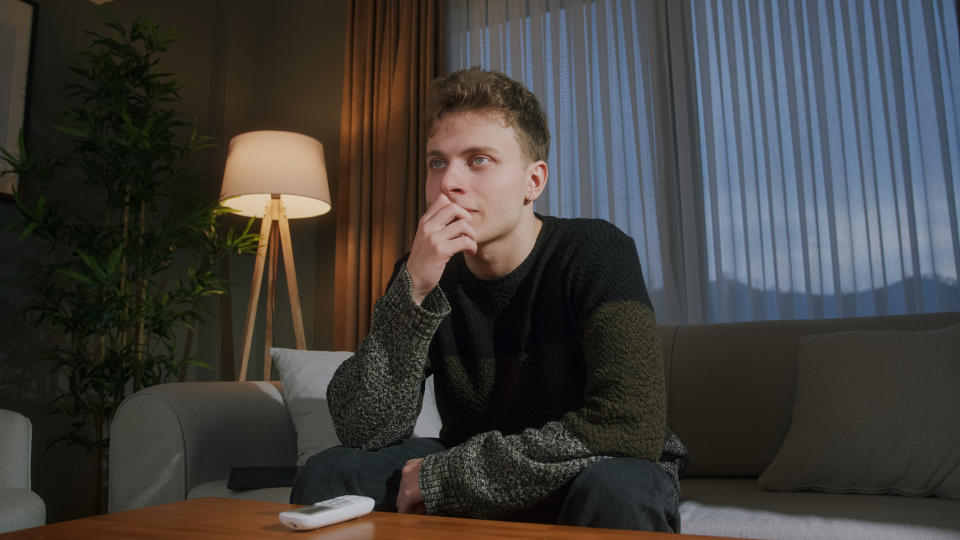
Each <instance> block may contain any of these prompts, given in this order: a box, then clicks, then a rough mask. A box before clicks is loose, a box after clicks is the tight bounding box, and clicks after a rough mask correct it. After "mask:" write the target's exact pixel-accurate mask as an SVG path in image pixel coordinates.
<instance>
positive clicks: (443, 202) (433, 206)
mask: <svg viewBox="0 0 960 540" xmlns="http://www.w3.org/2000/svg"><path fill="white" fill-rule="evenodd" d="M448 204H450V199H449V198H448V197H447V196H446V195H444V194H443V193H441V194H440V195H437V198H436V199H434V200H433V202H431V203H430V206H428V207H427V211H426V212H424V213H423V215H422V216H420V220H421V222H423V223H425V222H427V221H430V220H431V219H433V216H435V215H437V212H439V211H440V210H442V209H443V208H444V207H446V206H447V205H448Z"/></svg>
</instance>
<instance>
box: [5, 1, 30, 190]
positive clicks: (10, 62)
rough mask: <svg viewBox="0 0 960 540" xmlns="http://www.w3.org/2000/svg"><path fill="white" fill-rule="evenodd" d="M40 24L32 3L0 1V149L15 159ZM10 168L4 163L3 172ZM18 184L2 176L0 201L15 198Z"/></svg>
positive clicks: (23, 120) (22, 127)
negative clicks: (36, 27)
mask: <svg viewBox="0 0 960 540" xmlns="http://www.w3.org/2000/svg"><path fill="white" fill-rule="evenodd" d="M36 20H37V4H36V3H35V2H33V1H32V0H0V146H2V147H3V148H5V149H6V150H7V151H8V152H10V153H11V154H13V155H15V156H16V155H18V154H19V144H18V138H19V136H20V131H21V130H23V129H25V128H26V125H27V124H26V121H27V100H28V98H29V96H30V65H31V64H32V58H33V41H34V37H33V35H34V29H35V26H36ZM7 168H8V167H7V164H6V163H0V171H2V170H5V169H7ZM18 181H19V179H18V178H17V176H16V175H15V174H13V173H7V174H4V175H3V176H0V197H6V198H9V197H11V195H12V194H13V190H14V189H16V187H17V182H18Z"/></svg>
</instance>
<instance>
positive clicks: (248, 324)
mask: <svg viewBox="0 0 960 540" xmlns="http://www.w3.org/2000/svg"><path fill="white" fill-rule="evenodd" d="M270 210H271V208H270V205H267V211H266V214H265V215H264V216H263V221H262V222H261V223H260V243H259V245H258V246H257V260H256V262H255V263H254V266H253V280H252V281H251V283H250V300H249V301H248V302H247V316H246V317H245V318H244V330H243V352H242V353H240V354H241V356H240V377H239V378H238V380H241V381H245V380H247V361H248V360H249V359H250V348H251V346H252V345H253V326H254V323H255V322H256V320H257V303H258V301H259V300H260V285H262V284H263V267H264V264H265V263H266V260H267V247H268V246H269V244H270V229H271V228H272V225H273V217H272V215H271V211H270Z"/></svg>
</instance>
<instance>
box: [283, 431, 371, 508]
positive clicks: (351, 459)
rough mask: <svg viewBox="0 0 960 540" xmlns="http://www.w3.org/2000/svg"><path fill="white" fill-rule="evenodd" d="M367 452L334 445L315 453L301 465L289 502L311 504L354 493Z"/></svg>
mask: <svg viewBox="0 0 960 540" xmlns="http://www.w3.org/2000/svg"><path fill="white" fill-rule="evenodd" d="M371 457H372V453H371V452H366V451H364V450H360V449H357V448H348V447H345V446H334V447H331V448H327V449H326V450H323V451H322V452H318V453H316V454H314V455H312V456H310V458H309V459H307V462H306V463H305V464H304V466H303V469H301V470H300V473H299V474H298V475H297V479H296V480H295V481H294V484H293V489H292V490H291V491H290V503H291V504H304V505H307V504H313V503H314V502H317V501H322V500H326V499H330V498H333V497H337V496H339V495H343V494H345V493H355V492H356V491H357V489H358V488H359V487H360V486H359V484H360V483H361V476H362V475H363V474H364V472H367V471H369V467H368V466H367V462H368V460H369V459H370V458H371Z"/></svg>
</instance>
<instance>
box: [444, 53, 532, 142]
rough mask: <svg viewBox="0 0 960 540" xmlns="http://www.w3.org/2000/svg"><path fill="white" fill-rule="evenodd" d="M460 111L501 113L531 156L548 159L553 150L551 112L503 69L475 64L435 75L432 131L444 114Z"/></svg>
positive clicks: (502, 118)
mask: <svg viewBox="0 0 960 540" xmlns="http://www.w3.org/2000/svg"><path fill="white" fill-rule="evenodd" d="M459 111H481V112H491V113H493V114H495V115H498V116H499V117H500V119H501V120H502V121H503V122H504V123H505V124H506V125H508V126H510V127H512V128H513V129H514V131H515V132H516V134H517V139H518V142H519V143H520V149H521V150H522V152H523V154H524V156H525V157H526V158H527V159H529V160H530V161H539V160H543V161H546V160H547V156H548V155H549V153H550V128H549V126H548V125H547V115H545V114H544V113H543V109H542V108H541V107H540V102H539V101H537V97H536V96H534V95H533V93H532V92H530V91H529V90H527V89H526V87H524V86H523V85H522V84H520V83H519V82H517V81H515V80H513V79H511V78H510V77H507V76H506V75H504V74H503V73H500V72H497V71H485V70H483V69H480V68H479V67H472V68H469V69H462V70H460V71H455V72H453V73H451V74H450V75H447V76H446V77H438V78H437V79H435V80H434V81H433V84H432V85H431V88H430V96H429V98H428V99H427V133H428V135H432V134H433V131H434V129H435V127H436V124H437V122H438V121H439V120H440V118H441V117H442V116H443V115H444V114H447V113H451V112H459Z"/></svg>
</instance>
